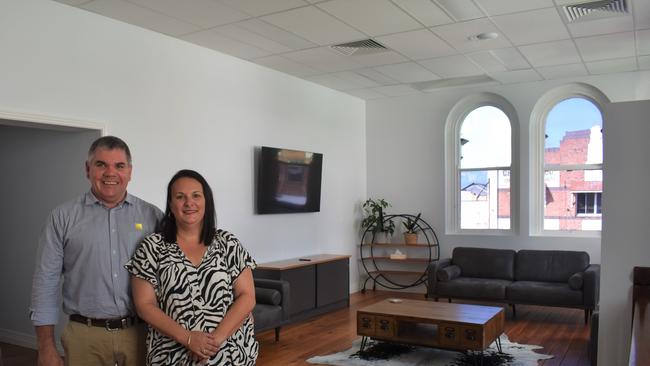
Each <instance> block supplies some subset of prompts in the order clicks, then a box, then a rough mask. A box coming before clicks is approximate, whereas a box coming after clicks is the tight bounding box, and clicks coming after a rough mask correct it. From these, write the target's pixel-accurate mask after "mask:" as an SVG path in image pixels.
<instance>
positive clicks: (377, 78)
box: [354, 69, 397, 85]
mask: <svg viewBox="0 0 650 366" xmlns="http://www.w3.org/2000/svg"><path fill="white" fill-rule="evenodd" d="M354 72H356V73H357V74H359V75H363V76H365V77H367V78H368V79H370V80H372V81H374V82H376V83H377V84H381V85H391V84H397V80H395V79H393V78H390V77H388V76H386V75H384V74H382V73H381V72H379V71H377V70H375V69H360V70H354Z"/></svg>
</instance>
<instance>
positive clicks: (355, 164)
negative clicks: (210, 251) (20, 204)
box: [0, 0, 366, 332]
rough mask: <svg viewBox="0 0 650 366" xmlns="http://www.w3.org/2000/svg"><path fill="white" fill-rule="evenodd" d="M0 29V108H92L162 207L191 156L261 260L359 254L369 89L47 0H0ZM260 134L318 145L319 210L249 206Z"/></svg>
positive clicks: (301, 145) (89, 115) (224, 220)
mask: <svg viewBox="0 0 650 366" xmlns="http://www.w3.org/2000/svg"><path fill="white" fill-rule="evenodd" d="M0 35H1V36H0V50H2V58H0V85H2V87H1V88H0V111H10V112H20V113H34V114H40V115H47V116H54V117H64V118H74V119H80V120H85V121H90V122H94V123H98V124H100V125H102V126H104V127H105V129H106V132H107V133H108V134H114V135H117V136H120V137H122V138H124V139H125V140H126V142H127V143H128V144H129V145H130V147H131V149H132V153H133V158H134V171H133V181H132V182H131V184H130V186H129V191H130V192H131V193H134V194H136V195H138V196H140V197H142V198H144V199H146V200H149V201H151V202H153V203H155V204H157V205H158V206H159V207H161V208H164V207H163V203H164V192H165V186H166V184H167V182H168V180H169V178H170V177H171V176H172V174H173V173H174V172H175V171H177V170H179V169H182V168H192V169H196V170H198V171H199V172H201V173H203V174H204V175H205V176H206V178H207V179H208V181H209V182H210V184H211V186H212V188H213V190H214V193H215V197H216V201H217V213H218V220H219V226H221V227H224V228H226V229H228V230H231V231H232V232H234V233H235V234H236V235H237V236H238V237H239V238H240V239H241V241H242V243H243V244H244V246H245V247H246V248H247V249H248V250H249V251H250V252H251V253H252V254H253V256H254V257H255V258H256V259H257V260H258V262H266V261H271V260H277V259H283V258H290V257H297V256H302V255H306V254H312V253H341V254H351V255H355V254H356V250H355V244H356V242H357V238H358V233H357V229H356V228H357V227H358V221H359V218H360V213H359V212H358V211H357V210H358V204H359V203H360V202H361V201H362V200H363V199H364V198H365V196H366V194H365V190H366V188H365V175H366V173H365V171H366V168H365V144H364V141H365V102H364V101H362V100H360V99H357V98H354V97H351V96H349V95H346V94H342V93H339V92H336V91H333V90H330V89H326V88H324V87H321V86H318V85H315V84H312V83H309V82H306V81H304V80H300V79H297V78H294V77H291V76H288V75H285V74H281V73H278V72H276V71H273V70H269V69H266V68H262V67H259V66H257V65H254V64H250V63H248V62H244V61H242V60H239V59H236V58H232V57H229V56H226V55H222V54H219V53H217V52H214V51H211V50H208V49H205V48H201V47H199V46H196V45H192V44H188V43H185V42H182V41H179V40H174V39H171V38H169V37H166V36H164V35H161V34H157V33H153V32H150V31H147V30H143V29H140V28H136V27H133V26H130V25H127V24H124V23H121V22H117V21H114V20H111V19H108V18H104V17H101V16H98V15H95V14H91V13H87V12H84V11H81V10H79V9H76V8H72V7H69V6H66V5H62V4H59V3H56V2H53V1H43V0H5V1H2V2H0ZM260 145H270V146H278V147H286V148H294V149H302V150H308V151H315V152H320V153H323V154H324V162H323V179H322V180H323V186H322V199H321V212H319V213H309V214H283V215H255V214H254V213H253V212H254V210H253V208H254V203H253V198H254V181H253V177H254V171H253V166H254V148H255V147H256V146H260ZM84 148H87V146H84ZM79 169H80V172H82V170H81V169H82V168H81V167H80V168H79ZM20 178H21V177H17V179H20ZM54 183H56V182H54ZM52 189H56V187H52ZM32 263H33V259H32V258H25V266H31V265H32ZM356 263H357V262H356V260H354V259H352V260H351V273H353V274H354V273H356V272H357V268H356ZM29 282H30V279H24V280H21V281H16V283H15V286H16V287H19V286H29ZM350 285H351V289H352V290H355V289H357V288H358V284H357V277H356V276H354V275H353V276H352V278H351V284H350ZM3 307H4V305H2V304H0V311H3V309H4V308H3ZM13 315H14V316H16V317H22V316H26V314H25V313H21V314H13ZM6 326H7V324H0V328H3V327H6ZM17 331H20V332H26V331H28V330H24V329H19V330H17ZM29 331H31V330H29Z"/></svg>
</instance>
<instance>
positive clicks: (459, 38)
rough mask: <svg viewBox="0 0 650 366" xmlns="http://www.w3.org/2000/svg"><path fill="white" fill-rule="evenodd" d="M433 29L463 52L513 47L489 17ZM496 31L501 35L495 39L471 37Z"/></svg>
mask: <svg viewBox="0 0 650 366" xmlns="http://www.w3.org/2000/svg"><path fill="white" fill-rule="evenodd" d="M431 30H432V31H433V32H434V33H435V34H437V35H438V36H440V38H442V39H443V40H445V41H447V42H448V43H449V44H450V45H452V46H453V47H454V48H456V49H457V50H459V51H461V52H472V51H479V50H487V49H493V48H505V47H512V44H511V43H510V41H508V39H506V38H505V37H503V34H502V33H501V31H499V29H497V28H496V27H495V26H494V24H493V23H492V22H490V20H489V19H487V18H482V19H476V20H470V21H468V22H462V23H454V24H447V25H441V26H438V27H433V28H431ZM486 32H494V33H497V34H498V35H499V36H498V37H497V38H495V39H488V40H485V41H478V40H474V39H471V37H474V36H476V35H477V34H480V33H486Z"/></svg>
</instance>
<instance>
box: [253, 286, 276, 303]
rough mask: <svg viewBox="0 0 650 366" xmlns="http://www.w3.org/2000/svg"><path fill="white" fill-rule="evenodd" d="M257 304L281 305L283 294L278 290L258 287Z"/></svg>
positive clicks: (256, 289)
mask: <svg viewBox="0 0 650 366" xmlns="http://www.w3.org/2000/svg"><path fill="white" fill-rule="evenodd" d="M255 302H256V303H258V304H267V305H280V302H282V294H280V291H278V290H274V289H270V288H261V287H256V288H255Z"/></svg>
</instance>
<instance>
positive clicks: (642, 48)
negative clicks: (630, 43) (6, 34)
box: [636, 29, 650, 55]
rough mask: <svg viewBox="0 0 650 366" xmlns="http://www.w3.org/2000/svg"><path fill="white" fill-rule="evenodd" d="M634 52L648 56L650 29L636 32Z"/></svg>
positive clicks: (649, 52)
mask: <svg viewBox="0 0 650 366" xmlns="http://www.w3.org/2000/svg"><path fill="white" fill-rule="evenodd" d="M636 52H637V54H639V55H650V29H646V30H640V31H636Z"/></svg>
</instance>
